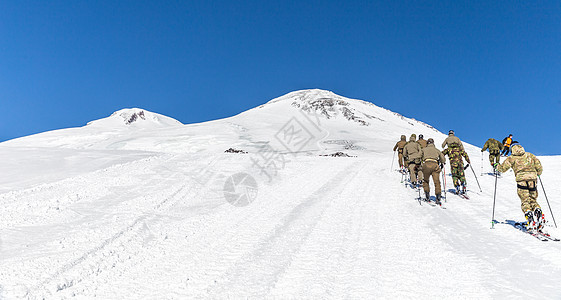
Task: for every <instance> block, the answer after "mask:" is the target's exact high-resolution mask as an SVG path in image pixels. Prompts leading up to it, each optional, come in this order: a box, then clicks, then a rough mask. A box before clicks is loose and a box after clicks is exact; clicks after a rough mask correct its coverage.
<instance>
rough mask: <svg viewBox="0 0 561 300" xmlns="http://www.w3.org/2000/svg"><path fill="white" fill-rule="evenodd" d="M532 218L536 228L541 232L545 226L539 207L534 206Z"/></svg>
mask: <svg viewBox="0 0 561 300" xmlns="http://www.w3.org/2000/svg"><path fill="white" fill-rule="evenodd" d="M534 218H535V222H536V229H537V230H538V231H540V232H541V231H542V230H543V227H544V226H545V216H544V215H543V213H542V209H541V208H539V207H536V209H534Z"/></svg>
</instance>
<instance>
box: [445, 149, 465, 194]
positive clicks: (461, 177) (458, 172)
mask: <svg viewBox="0 0 561 300" xmlns="http://www.w3.org/2000/svg"><path fill="white" fill-rule="evenodd" d="M442 154H444V155H448V159H449V160H450V168H451V169H452V179H453V181H454V187H456V188H457V187H459V186H460V185H462V186H465V185H466V175H465V174H464V161H463V160H462V157H463V158H465V160H466V161H467V163H468V164H469V163H470V162H469V156H468V155H467V153H466V151H465V150H464V149H463V148H460V147H458V145H457V144H452V145H450V146H449V147H448V148H446V149H444V151H442Z"/></svg>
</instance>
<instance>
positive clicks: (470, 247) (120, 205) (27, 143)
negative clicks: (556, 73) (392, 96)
mask: <svg viewBox="0 0 561 300" xmlns="http://www.w3.org/2000/svg"><path fill="white" fill-rule="evenodd" d="M141 111H143V112H144V113H143V115H144V118H143V117H142V116H140V115H139V113H140V112H141ZM134 114H136V115H137V117H136V118H135V120H134V121H133V122H129V124H127V122H128V121H129V120H131V118H133V117H132V116H133V115H134ZM153 117H154V118H153ZM411 133H416V134H419V133H422V134H424V135H425V138H429V137H432V138H434V139H435V140H436V144H437V145H438V146H439V145H440V144H441V142H442V141H443V139H444V138H445V135H444V134H442V133H440V132H438V131H436V130H435V129H434V128H432V127H430V126H429V125H426V124H424V123H422V122H419V121H415V120H413V119H409V118H405V117H403V116H400V115H398V114H395V113H393V112H391V111H388V110H385V109H383V108H380V107H377V106H375V105H373V104H370V103H367V102H363V101H359V100H353V99H347V98H344V97H341V96H338V95H335V94H333V93H331V92H328V91H322V90H306V91H297V92H293V93H290V94H288V95H285V96H282V97H280V98H277V99H274V100H271V101H269V102H268V103H266V104H264V105H262V106H260V107H257V108H254V109H251V110H249V111H246V112H244V113H242V114H240V115H237V116H234V117H231V118H227V119H222V120H216V121H212V122H206V123H201V124H192V125H182V124H180V123H179V122H177V121H175V120H173V119H171V118H167V117H164V116H161V115H157V114H153V113H150V112H148V111H145V110H141V109H130V110H123V111H119V112H116V113H115V114H113V115H112V116H111V117H109V118H106V119H102V120H98V121H93V122H90V123H89V124H88V125H86V126H84V127H81V128H72V129H66V130H59V131H54V132H47V133H43V134H39V135H34V136H29V137H25V138H21V139H17V140H12V141H8V142H5V143H2V144H0V156H1V157H2V161H3V172H2V173H1V175H0V205H1V207H2V210H1V217H0V298H6V299H12V298H31V299H34V298H73V297H80V298H83V297H86V298H91V297H100V298H102V299H105V298H112V299H114V298H171V299H177V298H195V297H196V298H227V297H230V298H248V297H251V298H332V299H340V298H353V299H356V298H424V299H427V298H435V297H444V298H454V299H456V298H478V299H489V298H527V297H539V298H545V299H559V298H561V289H560V288H559V282H560V281H561V272H560V268H561V251H560V250H561V242H551V241H549V242H541V241H538V240H537V239H534V238H533V237H531V236H529V235H526V234H524V233H522V232H519V231H518V230H516V229H515V228H513V227H512V226H511V225H509V222H510V221H509V220H517V221H521V220H523V215H522V213H521V211H520V208H519V200H518V197H517V196H516V190H515V182H514V176H513V174H512V172H509V173H506V174H504V176H503V177H502V178H500V179H499V180H498V184H497V186H498V189H497V202H496V214H495V219H496V220H497V221H499V222H501V223H502V224H496V225H495V229H493V230H491V229H490V225H491V223H490V221H491V213H492V204H493V190H494V184H495V181H494V177H492V176H490V175H486V174H484V175H483V176H480V174H481V173H487V172H489V171H490V169H489V167H488V163H487V157H486V155H484V156H483V158H482V157H481V152H479V148H477V147H475V146H472V145H467V144H465V146H466V149H467V151H468V153H469V155H470V157H471V158H472V163H473V167H474V170H475V172H476V173H477V175H478V176H479V178H478V179H479V181H480V183H481V186H482V192H480V191H479V189H478V188H477V185H476V183H475V179H474V177H473V174H472V173H471V172H469V170H467V171H468V173H467V180H468V183H469V188H470V191H469V193H470V196H471V199H470V200H464V199H461V198H458V197H456V196H454V195H450V194H448V197H447V202H446V203H445V204H444V207H445V209H442V208H440V207H433V206H430V205H426V204H424V203H423V205H419V202H418V201H417V200H415V197H416V196H417V193H416V191H414V190H412V189H410V188H406V187H404V185H403V184H401V183H400V179H401V175H400V174H399V173H397V172H395V171H393V170H392V168H391V166H392V156H393V152H392V151H391V149H392V148H393V146H394V144H395V142H397V140H398V139H399V136H400V135H401V134H405V135H407V137H409V135H410V134H411ZM458 135H459V136H460V138H461V133H458ZM230 147H232V148H235V149H240V150H245V151H247V152H248V153H247V154H233V153H224V150H226V149H228V148H230ZM336 151H342V152H345V153H347V154H349V155H351V156H355V157H341V158H338V157H324V156H320V155H322V154H331V153H334V152H336ZM540 159H541V160H542V163H543V165H544V169H545V171H544V174H543V176H542V178H543V183H544V186H545V187H546V189H547V194H548V196H549V197H550V198H549V201H550V204H551V206H552V208H553V210H554V213H555V212H556V211H558V210H559V209H560V208H561V200H559V197H558V195H559V194H560V192H561V190H560V189H561V188H559V184H558V183H557V181H556V180H555V174H556V173H557V172H558V171H560V170H561V160H560V159H559V158H558V157H540ZM482 161H483V165H481V163H482ZM396 164H397V162H395V163H394V168H395V166H396ZM239 174H242V175H239ZM251 179H253V180H251ZM447 181H448V184H450V182H451V178H450V177H449V175H448V178H447ZM448 188H450V186H448ZM540 192H541V190H540ZM539 201H540V203H541V204H542V207H543V208H544V210H545V211H546V212H547V216H549V211H548V209H547V204H546V202H545V199H544V197H543V193H541V194H540V199H539ZM232 204H234V205H232ZM560 221H561V220H560ZM548 230H549V231H550V233H552V234H553V235H557V236H561V232H559V231H558V230H557V229H555V228H553V227H548Z"/></svg>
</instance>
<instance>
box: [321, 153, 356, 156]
mask: <svg viewBox="0 0 561 300" xmlns="http://www.w3.org/2000/svg"><path fill="white" fill-rule="evenodd" d="M320 156H331V157H356V156H352V155H348V154H347V153H344V152H335V153H333V154H324V155H320Z"/></svg>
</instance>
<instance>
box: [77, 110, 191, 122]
mask: <svg viewBox="0 0 561 300" xmlns="http://www.w3.org/2000/svg"><path fill="white" fill-rule="evenodd" d="M87 125H88V126H102V127H114V126H118V127H121V126H129V127H166V126H181V125H183V124H182V123H181V122H179V121H177V120H176V119H173V118H170V117H167V116H164V115H160V114H157V113H153V112H150V111H147V110H145V109H141V108H126V109H121V110H119V111H116V112H114V113H113V114H111V116H109V117H107V118H103V119H100V120H95V121H91V122H89V123H88V124H87Z"/></svg>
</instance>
